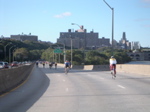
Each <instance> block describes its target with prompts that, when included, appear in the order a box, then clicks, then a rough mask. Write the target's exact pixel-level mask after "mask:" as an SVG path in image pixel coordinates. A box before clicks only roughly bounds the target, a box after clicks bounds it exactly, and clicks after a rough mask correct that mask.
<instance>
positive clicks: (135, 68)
mask: <svg viewBox="0 0 150 112" xmlns="http://www.w3.org/2000/svg"><path fill="white" fill-rule="evenodd" d="M116 70H117V72H125V73H135V74H142V75H150V65H140V64H139V65H134V64H117V67H116Z"/></svg>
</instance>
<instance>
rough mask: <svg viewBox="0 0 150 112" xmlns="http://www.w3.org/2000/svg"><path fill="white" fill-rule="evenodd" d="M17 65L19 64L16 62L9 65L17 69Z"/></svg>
mask: <svg viewBox="0 0 150 112" xmlns="http://www.w3.org/2000/svg"><path fill="white" fill-rule="evenodd" d="M18 65H19V63H18V62H17V61H13V62H12V63H11V67H17V66H18Z"/></svg>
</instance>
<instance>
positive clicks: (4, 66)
mask: <svg viewBox="0 0 150 112" xmlns="http://www.w3.org/2000/svg"><path fill="white" fill-rule="evenodd" d="M0 68H9V64H8V62H3V61H1V62H0Z"/></svg>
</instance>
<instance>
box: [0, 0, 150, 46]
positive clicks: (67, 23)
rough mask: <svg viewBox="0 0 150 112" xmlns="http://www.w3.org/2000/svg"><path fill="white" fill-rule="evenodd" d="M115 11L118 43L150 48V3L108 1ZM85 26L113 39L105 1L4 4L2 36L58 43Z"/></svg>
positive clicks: (6, 0) (7, 0)
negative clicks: (24, 36)
mask: <svg viewBox="0 0 150 112" xmlns="http://www.w3.org/2000/svg"><path fill="white" fill-rule="evenodd" d="M105 1H106V2H107V3H108V4H109V5H110V6H111V7H112V8H114V39H115V40H116V41H119V40H121V38H122V34H123V32H125V33H126V38H127V40H128V41H129V42H132V41H134V42H136V41H138V42H139V43H140V44H141V46H142V47H150V0H105ZM71 23H76V24H78V25H79V26H80V25H83V26H84V28H85V29H87V32H90V31H92V30H94V32H97V33H99V38H102V37H105V38H110V40H111V38H112V37H111V35H112V10H111V9H110V8H109V7H108V6H107V5H106V3H105V2H104V1H103V0H0V36H2V35H3V36H4V37H10V35H18V34H22V33H23V34H29V33H31V34H32V35H37V36H38V39H39V40H42V41H50V42H53V43H56V42H57V38H59V35H60V32H68V29H72V30H77V29H79V26H78V25H71Z"/></svg>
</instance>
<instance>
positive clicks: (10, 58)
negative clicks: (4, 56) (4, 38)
mask: <svg viewBox="0 0 150 112" xmlns="http://www.w3.org/2000/svg"><path fill="white" fill-rule="evenodd" d="M13 47H14V46H11V47H10V48H9V63H10V62H11V49H12V48H13Z"/></svg>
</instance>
